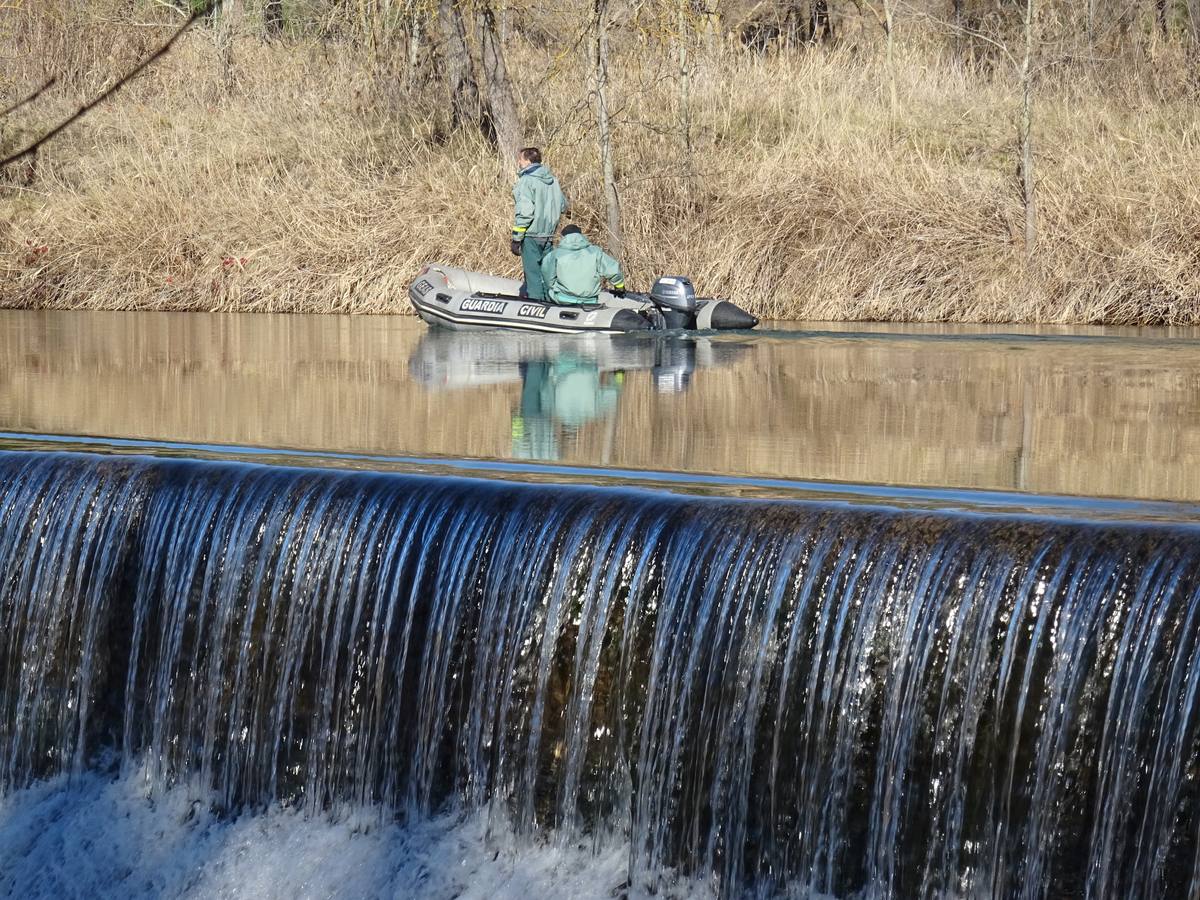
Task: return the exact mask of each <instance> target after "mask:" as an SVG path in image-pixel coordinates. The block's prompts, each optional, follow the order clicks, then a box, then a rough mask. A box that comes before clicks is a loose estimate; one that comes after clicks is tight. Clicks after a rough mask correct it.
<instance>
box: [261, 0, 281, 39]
mask: <svg viewBox="0 0 1200 900" xmlns="http://www.w3.org/2000/svg"><path fill="white" fill-rule="evenodd" d="M263 32H264V33H265V34H266V36H267V37H268V38H277V37H279V36H280V35H281V34H283V0H266V3H264V4H263Z"/></svg>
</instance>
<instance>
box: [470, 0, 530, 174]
mask: <svg viewBox="0 0 1200 900" xmlns="http://www.w3.org/2000/svg"><path fill="white" fill-rule="evenodd" d="M475 28H476V36H477V38H478V40H479V61H480V65H481V68H482V72H483V87H484V90H485V91H486V92H487V100H488V108H489V109H490V110H491V116H492V124H493V126H494V127H495V130H496V147H497V149H498V150H499V151H500V156H501V159H502V160H503V162H504V164H506V165H507V166H508V167H510V168H511V166H512V165H513V161H514V160H515V159H516V156H517V151H518V150H519V149H520V148H521V133H522V128H521V116H520V114H519V113H518V112H517V101H516V95H515V93H514V92H513V86H512V81H511V79H509V77H508V66H507V65H506V64H505V62H504V48H503V46H502V45H501V43H500V33H499V31H498V29H497V28H496V16H495V14H494V13H493V11H492V8H491V7H490V6H489V5H487V3H482V2H481V3H480V6H479V9H478V10H477V11H476V13H475Z"/></svg>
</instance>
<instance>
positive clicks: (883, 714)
mask: <svg viewBox="0 0 1200 900" xmlns="http://www.w3.org/2000/svg"><path fill="white" fill-rule="evenodd" d="M1198 563H1200V532H1197V530H1196V528H1195V527H1192V526H1186V525H1165V524H1130V523H1119V522H1090V523H1089V522H1064V521H1057V522H1054V521H1044V520H1038V519H1036V518H1033V517H1020V516H1012V515H1008V516H983V515H973V514H965V513H954V512H945V511H942V512H921V511H912V510H907V511H896V510H888V509H885V508H881V507H876V508H872V507H867V506H858V507H855V506H850V505H846V504H835V503H828V502H826V503H816V502H797V501H767V500H733V499H721V498H714V497H699V496H687V495H681V494H668V493H664V492H655V491H644V490H643V491H635V490H627V489H611V488H608V489H599V488H588V487H580V486H572V487H564V486H547V485H532V484H516V483H505V482H498V481H484V480H469V479H460V478H448V477H422V476H414V475H397V474H376V473H363V472H333V471H324V470H316V469H310V470H303V469H291V468H283V467H272V466H260V465H246V464H236V463H221V462H197V461H189V460H166V459H150V458H142V457H124V458H122V457H112V456H103V455H91V454H62V453H42V452H12V453H3V454H0V778H2V780H3V785H4V789H5V790H9V791H11V790H14V789H17V788H21V787H23V786H26V785H28V784H30V783H31V782H33V781H35V780H37V779H40V778H44V777H48V776H51V775H54V774H59V773H76V774H78V773H82V772H84V771H86V770H94V769H105V770H106V771H111V770H113V769H115V768H116V767H124V769H125V770H126V771H129V770H130V769H131V768H132V767H133V766H135V765H136V766H139V767H144V770H145V771H146V772H147V773H148V774H147V776H146V777H148V778H149V779H150V781H151V782H152V784H153V785H157V786H159V787H167V786H170V785H172V784H176V783H194V784H197V785H200V786H202V787H203V788H204V789H205V791H208V792H210V793H209V794H208V796H211V803H212V804H213V806H214V807H215V808H217V809H218V810H220V811H222V812H225V813H229V814H236V813H239V812H244V811H253V810H255V809H261V808H263V807H265V806H268V805H270V804H275V803H281V802H282V803H287V804H290V805H294V806H300V807H303V808H304V809H305V810H307V811H308V812H309V813H311V814H312V815H321V816H331V817H335V818H336V817H339V816H345V815H349V814H350V813H351V812H352V811H353V810H354V809H356V808H360V807H363V806H365V805H371V806H372V807H373V808H377V809H384V810H387V811H388V815H389V816H393V817H395V818H396V819H397V820H400V821H413V820H415V819H419V818H422V817H427V816H429V815H431V814H433V813H435V812H439V811H444V810H446V809H452V810H453V809H459V810H473V809H483V808H486V809H489V810H491V811H492V813H493V814H495V815H498V816H504V817H505V818H506V819H509V820H511V821H512V823H513V824H514V825H515V827H516V828H517V829H518V830H519V831H520V832H522V833H524V834H526V835H528V836H529V839H530V840H543V839H544V840H560V839H562V840H567V839H570V840H575V839H579V838H580V837H581V836H582V837H586V836H588V835H593V836H600V835H605V834H616V835H620V836H622V838H623V839H625V840H627V841H628V845H629V848H630V850H629V855H630V858H629V876H630V882H631V884H633V885H634V886H643V887H646V888H650V889H653V888H654V887H655V886H656V885H659V884H665V883H667V882H669V881H670V880H671V879H672V878H674V877H677V876H686V877H697V878H700V879H703V880H704V881H706V882H708V883H710V884H712V885H713V886H714V887H715V889H716V890H717V891H718V893H720V894H723V895H726V896H741V895H745V894H751V895H757V896H775V895H779V894H784V893H789V892H790V893H791V894H792V895H798V896H809V895H810V892H811V894H813V895H831V896H834V897H869V898H884V897H964V898H965V897H1065V896H1071V897H1076V896H1090V897H1097V898H1109V897H1146V898H1151V897H1184V896H1195V895H1196V893H1197V890H1198V889H1200V797H1198V795H1197V791H1198V788H1200V786H1198V781H1197V779H1198V776H1200V740H1198V734H1197V727H1198V721H1197V720H1198V715H1197V691H1198V689H1200V565H1198Z"/></svg>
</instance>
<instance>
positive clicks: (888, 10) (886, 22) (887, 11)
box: [883, 0, 898, 130]
mask: <svg viewBox="0 0 1200 900" xmlns="http://www.w3.org/2000/svg"><path fill="white" fill-rule="evenodd" d="M893 2H894V0H883V30H884V33H885V40H886V41H887V46H886V50H887V56H886V58H885V59H886V65H887V78H888V127H889V128H891V129H893V130H894V129H895V127H896V113H897V106H898V101H897V98H896V59H895V52H894V45H895V31H896V18H895V15H894V12H893V9H892V4H893Z"/></svg>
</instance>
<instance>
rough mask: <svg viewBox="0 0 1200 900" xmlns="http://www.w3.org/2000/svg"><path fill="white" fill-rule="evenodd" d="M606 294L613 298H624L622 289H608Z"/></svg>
mask: <svg viewBox="0 0 1200 900" xmlns="http://www.w3.org/2000/svg"><path fill="white" fill-rule="evenodd" d="M608 292H609V293H610V294H612V295H613V296H614V297H624V296H625V288H623V287H622V288H609V289H608Z"/></svg>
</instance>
